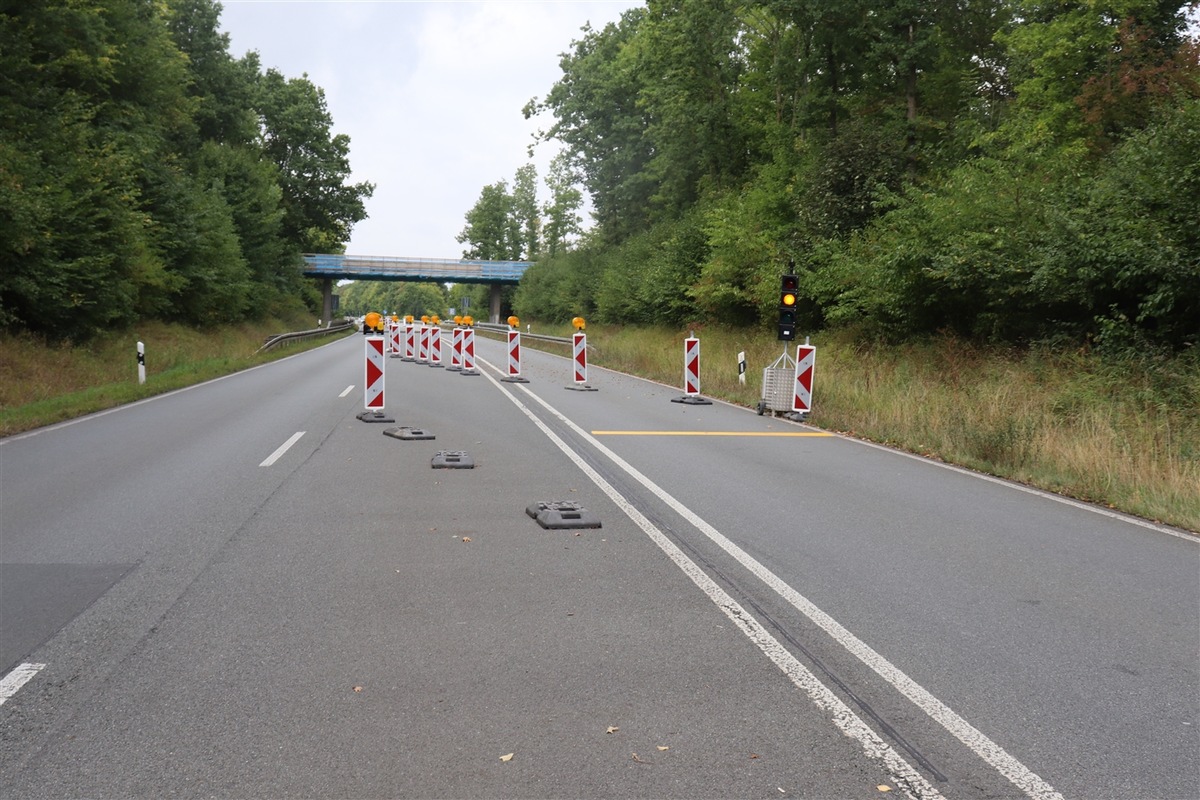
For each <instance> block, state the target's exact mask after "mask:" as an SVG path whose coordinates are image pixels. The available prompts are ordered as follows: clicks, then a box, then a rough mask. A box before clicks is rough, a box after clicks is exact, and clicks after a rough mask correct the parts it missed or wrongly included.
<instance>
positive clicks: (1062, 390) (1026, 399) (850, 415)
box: [527, 324, 1200, 531]
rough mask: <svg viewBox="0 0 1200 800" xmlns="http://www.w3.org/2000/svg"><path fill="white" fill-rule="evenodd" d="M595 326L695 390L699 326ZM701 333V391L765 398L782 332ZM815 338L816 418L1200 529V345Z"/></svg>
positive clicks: (618, 365) (644, 372)
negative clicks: (1092, 346)
mask: <svg viewBox="0 0 1200 800" xmlns="http://www.w3.org/2000/svg"><path fill="white" fill-rule="evenodd" d="M534 327H535V328H537V329H538V330H537V331H535V332H541V333H547V334H552V335H560V336H565V335H569V334H570V329H569V328H568V327H559V328H555V329H553V330H552V329H550V328H549V327H546V326H540V327H539V326H538V325H536V324H535V325H534ZM587 334H588V349H589V351H590V352H589V361H590V363H591V364H593V365H596V366H603V367H608V368H611V369H615V370H619V371H621V372H628V373H632V374H636V375H641V376H644V377H647V378H651V379H653V380H657V381H661V382H662V383H666V384H668V385H673V386H679V387H680V388H681V390H682V380H683V340H684V338H686V336H687V335H688V331H680V330H655V329H633V328H607V327H604V326H589V327H588V329H587ZM696 335H697V336H698V337H699V338H700V347H701V353H702V359H701V373H700V383H701V390H702V393H703V394H704V395H706V396H708V397H714V398H720V399H722V400H728V401H731V402H734V403H738V404H740V405H744V406H750V407H754V406H756V405H757V404H758V402H759V400H760V399H761V397H762V377H763V369H764V368H765V367H768V366H770V365H771V364H772V363H774V361H775V360H776V359H777V358H778V357H779V356H780V354H781V353H782V352H783V345H782V343H780V342H777V341H774V339H773V337H771V336H770V335H769V334H758V335H756V334H752V333H747V332H745V331H732V330H728V329H722V328H717V327H711V326H703V327H698V328H697V329H696ZM813 344H814V345H816V346H817V359H816V370H815V375H814V385H813V412H812V414H811V416H810V417H809V421H810V422H811V423H812V424H814V425H817V426H819V427H822V428H825V429H827V430H835V431H842V432H845V433H849V434H851V435H853V436H857V437H860V438H863V439H868V440H871V441H875V442H881V443H884V444H888V445H892V446H895V447H899V448H901V449H904V450H908V451H911V452H914V453H920V454H922V455H926V456H929V457H931V458H936V459H940V460H943V461H947V462H951V463H955V464H961V465H963V466H966V467H970V468H972V469H976V470H980V471H982V472H987V473H989V474H992V475H999V476H1001V477H1005V478H1009V479H1012V480H1015V481H1020V482H1022V483H1026V484H1029V485H1032V486H1037V487H1040V488H1043V489H1048V490H1050V491H1054V492H1059V493H1061V494H1065V495H1068V496H1071V497H1075V498H1078V499H1081V500H1087V501H1090V502H1094V503H1100V504H1103V505H1106V506H1109V507H1111V508H1116V509H1120V510H1122V511H1126V512H1129V513H1131V514H1136V515H1138V516H1141V517H1145V518H1147V519H1152V520H1158V521H1163V522H1166V523H1168V524H1171V525H1175V526H1178V527H1182V528H1186V529H1188V530H1191V531H1200V357H1198V356H1200V354H1196V353H1192V354H1188V355H1184V356H1178V357H1174V358H1166V357H1158V358H1148V357H1139V356H1135V355H1132V354H1130V355H1125V356H1123V357H1113V356H1104V357H1101V356H1099V355H1096V354H1091V353H1082V352H1074V351H1068V352H1060V351H1052V350H1049V349H1045V348H1037V347H1034V348H1029V349H1023V350H1014V349H994V348H981V347H976V346H973V345H970V344H966V343H963V342H961V341H958V340H954V339H939V340H936V341H931V342H925V343H921V344H908V345H900V346H884V345H864V344H862V343H861V342H854V341H851V340H849V339H848V338H846V337H839V336H837V335H835V334H827V335H822V336H818V337H815V338H814V341H813ZM527 346H539V345H537V344H536V343H535V342H532V341H531V342H529V343H528V344H527ZM739 351H745V353H746V359H747V364H748V367H747V372H746V384H745V386H742V385H741V384H740V383H739V382H738V378H737V354H738V352H739ZM789 354H791V355H793V356H794V355H795V347H790V348H789Z"/></svg>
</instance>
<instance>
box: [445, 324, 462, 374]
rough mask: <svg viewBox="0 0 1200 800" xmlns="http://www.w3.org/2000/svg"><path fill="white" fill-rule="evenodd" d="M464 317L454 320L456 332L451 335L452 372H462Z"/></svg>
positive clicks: (448, 368) (450, 369) (449, 368)
mask: <svg viewBox="0 0 1200 800" xmlns="http://www.w3.org/2000/svg"><path fill="white" fill-rule="evenodd" d="M462 332H463V329H462V317H455V318H454V332H453V333H451V335H450V366H448V367H446V369H447V370H448V371H450V372H461V371H462Z"/></svg>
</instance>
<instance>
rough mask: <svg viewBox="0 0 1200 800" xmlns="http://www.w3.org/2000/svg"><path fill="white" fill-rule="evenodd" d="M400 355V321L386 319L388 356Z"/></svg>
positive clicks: (396, 356) (395, 356) (397, 356)
mask: <svg viewBox="0 0 1200 800" xmlns="http://www.w3.org/2000/svg"><path fill="white" fill-rule="evenodd" d="M399 356H400V321H399V320H397V319H390V320H388V357H389V358H399Z"/></svg>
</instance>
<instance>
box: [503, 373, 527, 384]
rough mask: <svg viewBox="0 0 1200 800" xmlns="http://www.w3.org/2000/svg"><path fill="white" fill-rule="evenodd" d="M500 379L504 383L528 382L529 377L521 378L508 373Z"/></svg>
mask: <svg viewBox="0 0 1200 800" xmlns="http://www.w3.org/2000/svg"><path fill="white" fill-rule="evenodd" d="M500 380H501V381H503V382H504V383H529V378H522V377H521V376H520V375H510V376H508V377H506V378H501V379H500Z"/></svg>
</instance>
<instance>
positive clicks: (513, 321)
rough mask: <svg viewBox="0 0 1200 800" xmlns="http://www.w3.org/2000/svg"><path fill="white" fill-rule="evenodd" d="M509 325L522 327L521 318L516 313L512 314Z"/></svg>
mask: <svg viewBox="0 0 1200 800" xmlns="http://www.w3.org/2000/svg"><path fill="white" fill-rule="evenodd" d="M508 325H509V327H511V328H519V327H521V320H519V319H517V317H516V316H515V315H514V316H511V317H509V318H508Z"/></svg>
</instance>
